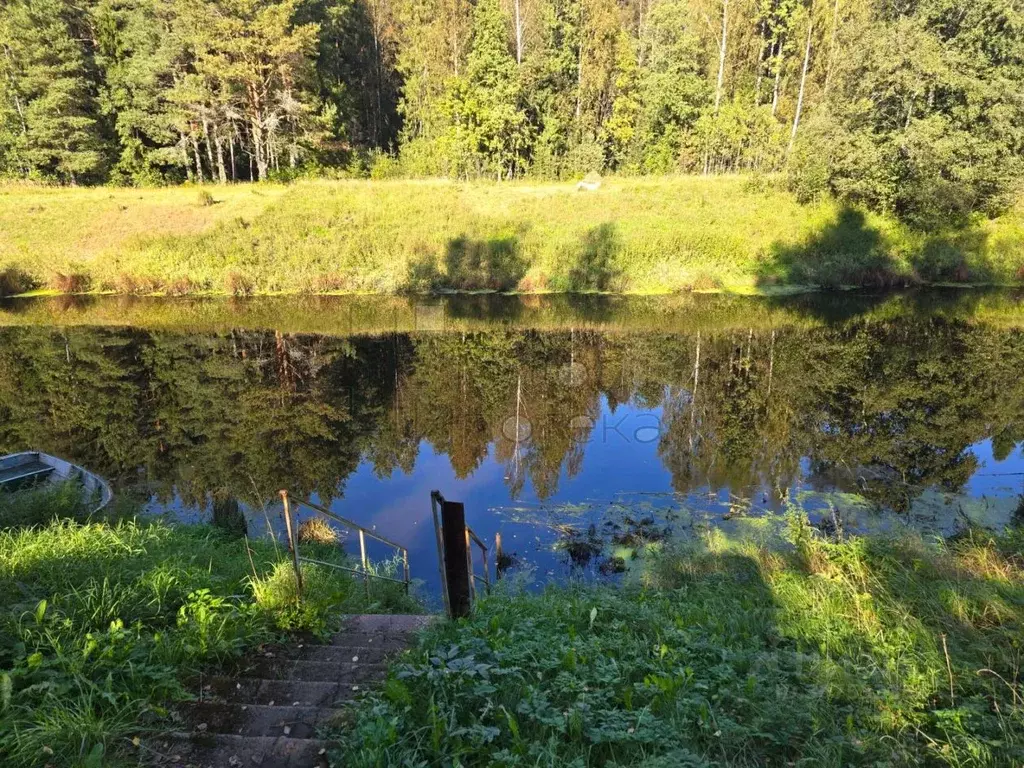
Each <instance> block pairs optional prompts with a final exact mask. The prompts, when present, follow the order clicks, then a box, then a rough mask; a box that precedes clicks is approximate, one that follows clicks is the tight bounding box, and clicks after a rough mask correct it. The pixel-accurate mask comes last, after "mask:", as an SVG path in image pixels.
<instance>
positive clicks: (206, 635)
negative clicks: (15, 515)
mask: <svg viewBox="0 0 1024 768" xmlns="http://www.w3.org/2000/svg"><path fill="white" fill-rule="evenodd" d="M51 494H59V491H53V492H51ZM59 500H60V499H59V496H55V497H54V498H52V499H51V501H53V502H54V503H55V504H56V502H57V501H59ZM51 512H52V514H48V515H45V516H43V517H41V518H39V519H35V520H33V521H32V522H34V523H36V527H33V528H12V529H9V530H7V531H0V602H2V612H0V763H2V764H3V765H4V766H12V768H13V767H15V766H36V765H46V764H49V765H60V766H80V765H81V766H99V765H110V764H116V756H117V755H122V756H123V755H130V756H131V759H132V760H135V759H136V756H134V755H132V752H133V749H134V748H133V746H132V738H133V737H134V736H136V735H139V734H146V733H152V732H160V731H166V730H173V728H174V723H173V721H172V720H170V719H169V708H170V707H171V706H172V705H173V703H174V702H175V701H177V700H180V699H184V698H189V697H190V696H191V695H192V694H193V693H194V691H192V690H191V689H190V688H189V687H187V685H186V683H187V680H188V679H189V678H190V677H191V676H193V675H196V674H198V673H200V672H201V671H205V670H207V669H209V668H210V667H211V665H213V666H215V667H216V666H219V665H223V664H225V663H229V662H231V661H232V660H233V659H236V658H238V657H239V656H241V655H242V654H244V653H245V652H246V651H247V650H249V649H252V648H255V647H256V646H258V645H260V644H262V643H268V642H274V641H276V640H277V639H279V638H281V637H282V636H283V633H284V632H287V631H292V630H301V631H303V632H313V633H321V634H323V633H326V632H328V631H330V630H331V629H332V627H335V626H337V623H338V618H339V616H340V614H341V613H343V612H349V613H359V612H364V611H365V612H385V613H386V612H390V611H399V612H415V611H418V610H419V609H418V606H417V604H416V603H415V601H414V600H413V599H411V598H409V597H407V596H406V595H405V594H404V592H403V590H402V588H401V586H400V585H393V586H392V585H387V586H379V585H377V584H374V585H373V587H372V589H371V592H370V594H367V593H366V590H365V587H364V584H363V583H362V581H361V580H355V579H353V578H352V577H351V576H350V575H348V574H346V573H344V572H342V571H338V570H335V569H329V568H326V567H322V566H307V567H306V568H304V579H305V582H306V585H307V591H306V593H305V595H304V599H303V601H302V602H301V603H300V602H299V601H298V600H297V599H296V592H295V586H294V585H295V576H294V573H293V571H292V566H291V563H290V561H289V560H288V556H287V552H285V551H283V549H282V548H281V547H279V546H275V545H274V544H273V543H272V542H269V541H266V540H246V539H244V538H239V537H237V536H230V535H228V534H227V533H225V532H224V531H221V530H219V529H217V528H214V527H207V526H191V527H187V526H172V525H168V524H165V523H163V522H136V521H130V520H129V521H123V522H119V523H95V522H94V523H85V524H83V523H79V522H72V521H69V520H63V521H61V520H53V516H54V515H57V516H59V515H60V513H61V508H59V507H57V506H54V507H52V508H51ZM19 519H21V518H20V517H19ZM306 546H307V549H308V550H309V552H310V553H312V554H313V555H315V556H316V557H317V558H318V559H321V560H325V561H335V562H346V560H345V557H344V555H343V554H342V553H341V552H340V551H339V550H338V549H337V548H335V547H328V546H323V545H315V544H308V545H306ZM382 567H385V568H386V567H389V566H387V565H385V566H382Z"/></svg>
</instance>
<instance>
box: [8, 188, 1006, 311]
mask: <svg viewBox="0 0 1024 768" xmlns="http://www.w3.org/2000/svg"><path fill="white" fill-rule="evenodd" d="M777 187H778V185H776V184H773V183H767V182H764V181H763V180H761V181H758V180H754V179H749V178H741V177H712V178H705V177H677V178H661V179H609V180H607V181H606V182H605V183H604V184H603V186H602V187H601V188H600V189H599V190H597V191H595V192H577V191H576V189H575V187H574V186H573V185H571V184H528V183H506V184H494V183H483V182H480V183H474V184H459V183H453V182H447V181H319V182H302V183H297V184H294V185H291V186H287V187H286V186H272V185H237V186H227V187H217V186H207V187H205V188H204V189H203V190H200V189H197V188H195V187H191V188H189V187H179V188H164V189H115V188H101V189H67V188H63V189H56V188H52V189H51V188H42V187H29V186H6V187H0V293H7V294H13V293H20V292H24V291H28V290H32V289H35V290H40V289H42V290H52V291H58V292H64V293H78V292H100V291H112V292H117V293H136V294H149V293H156V294H168V295H184V294H203V293H210V294H235V295H239V294H249V293H260V294H263V293H342V292H370V293H397V292H403V291H427V290H442V289H461V290H481V289H484V290H488V289H489V290H518V291H524V292H541V291H609V292H634V293H673V292H679V291H688V290H718V289H724V290H732V291H740V292H752V291H776V290H779V289H780V288H786V287H789V286H794V287H809V286H822V287H842V286H855V285H870V286H889V285H902V284H905V283H917V282H931V283H934V282H939V283H942V282H955V283H1015V282H1021V281H1022V280H1024V207H1022V206H1018V207H1017V208H1016V209H1015V210H1013V211H1011V212H1009V213H1007V214H1006V215H1004V216H1003V217H1002V218H1000V219H997V220H994V221H984V222H979V223H978V224H977V225H976V226H975V227H973V228H971V229H969V230H958V231H953V232H935V233H927V234H925V233H920V232H914V231H911V230H909V229H907V228H906V227H905V226H903V225H901V224H899V223H898V222H896V221H895V220H893V219H891V218H888V217H885V216H880V215H876V214H871V213H864V212H862V211H859V210H856V209H850V208H841V207H839V206H838V205H837V204H835V203H832V202H828V201H824V202H821V203H817V204H813V205H801V204H799V203H798V202H797V201H796V200H795V199H794V198H793V197H792V196H791V195H790V194H788V193H787V192H784V191H780V189H778V188H777ZM207 192H208V193H209V195H210V196H212V200H211V199H210V198H209V197H208V196H207V195H206V194H205V193H207Z"/></svg>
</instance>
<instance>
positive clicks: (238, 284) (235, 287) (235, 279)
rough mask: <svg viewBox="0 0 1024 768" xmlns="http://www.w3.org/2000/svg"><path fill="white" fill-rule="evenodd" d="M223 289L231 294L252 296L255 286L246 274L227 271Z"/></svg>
mask: <svg viewBox="0 0 1024 768" xmlns="http://www.w3.org/2000/svg"><path fill="white" fill-rule="evenodd" d="M224 290H225V291H227V292H228V294H229V295H231V296H252V294H253V292H254V290H255V288H254V286H253V284H252V280H251V279H250V278H249V276H248V275H244V274H242V273H241V272H229V273H228V276H227V277H226V278H225V280H224Z"/></svg>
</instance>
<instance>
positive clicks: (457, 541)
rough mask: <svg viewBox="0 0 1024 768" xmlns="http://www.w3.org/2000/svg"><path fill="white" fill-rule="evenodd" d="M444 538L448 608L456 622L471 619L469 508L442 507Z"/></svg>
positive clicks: (458, 505) (448, 503)
mask: <svg viewBox="0 0 1024 768" xmlns="http://www.w3.org/2000/svg"><path fill="white" fill-rule="evenodd" d="M441 538H442V540H443V542H444V569H445V582H446V586H447V588H448V606H449V611H450V615H451V617H452V618H455V619H458V618H462V617H464V616H468V615H469V611H470V608H471V606H472V602H471V596H470V582H471V581H472V579H471V578H470V571H469V570H468V568H467V565H468V563H469V551H468V547H467V546H466V542H467V541H468V536H467V535H466V508H465V507H464V506H463V505H462V503H461V502H457V501H445V502H443V503H442V504H441Z"/></svg>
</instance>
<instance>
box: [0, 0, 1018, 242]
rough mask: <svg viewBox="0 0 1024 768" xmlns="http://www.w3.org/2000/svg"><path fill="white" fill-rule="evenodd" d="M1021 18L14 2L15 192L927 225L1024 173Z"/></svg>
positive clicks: (724, 6)
mask: <svg viewBox="0 0 1024 768" xmlns="http://www.w3.org/2000/svg"><path fill="white" fill-rule="evenodd" d="M1022 79H1024V10H1022V8H1021V6H1020V3H1019V2H1017V1H1016V0H976V1H975V2H971V3H968V4H965V3H962V2H958V1H957V0H900V2H893V1H892V0H622V1H621V2H613V1H612V0H475V2H474V1H471V0H339V1H338V2H327V1H326V0H84V2H75V3H72V2H70V0H9V2H7V3H5V4H4V6H3V7H2V8H0V173H2V174H4V175H7V176H14V177H28V178H34V179H43V180H56V181H59V182H62V183H86V182H107V181H113V182H117V183H131V184H141V183H163V182H178V181H184V180H187V179H191V180H194V181H211V180H215V181H220V182H227V181H230V180H262V179H268V178H282V177H285V178H286V177H288V176H290V175H294V174H298V173H304V172H328V171H329V172H343V173H350V174H358V175H363V174H366V173H368V172H369V173H372V174H374V175H377V176H386V175H389V174H401V175H412V176H416V175H447V176H452V177H457V178H476V177H490V178H496V179H508V178H515V177H522V176H528V175H529V176H536V177H546V178H573V177H578V176H582V175H584V174H585V173H588V172H591V171H599V172H608V171H611V172H617V173H668V172H696V173H708V174H712V173H733V172H743V173H776V172H783V171H784V172H786V173H787V178H788V180H789V183H790V184H791V186H792V188H793V189H794V190H795V191H796V192H797V194H799V195H800V196H802V197H814V196H817V195H821V194H832V195H836V196H838V197H840V198H843V199H847V200H849V201H851V202H853V203H857V204H863V205H867V206H871V207H874V208H877V209H882V210H886V211H891V212H893V213H895V214H897V215H899V216H901V217H903V218H905V219H906V220H909V221H912V222H915V223H918V224H920V225H922V226H932V225H934V224H936V223H948V222H951V221H957V220H961V219H964V218H965V217H969V216H971V215H976V214H988V215H991V214H994V213H996V212H998V211H1000V210H1001V209H1003V208H1004V207H1005V206H1006V205H1007V204H1009V203H1010V202H1011V201H1012V200H1013V199H1014V198H1015V195H1016V193H1017V192H1018V189H1019V180H1020V178H1021V163H1022V158H1024V92H1022V91H1021V88H1020V83H1021V82H1022Z"/></svg>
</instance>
